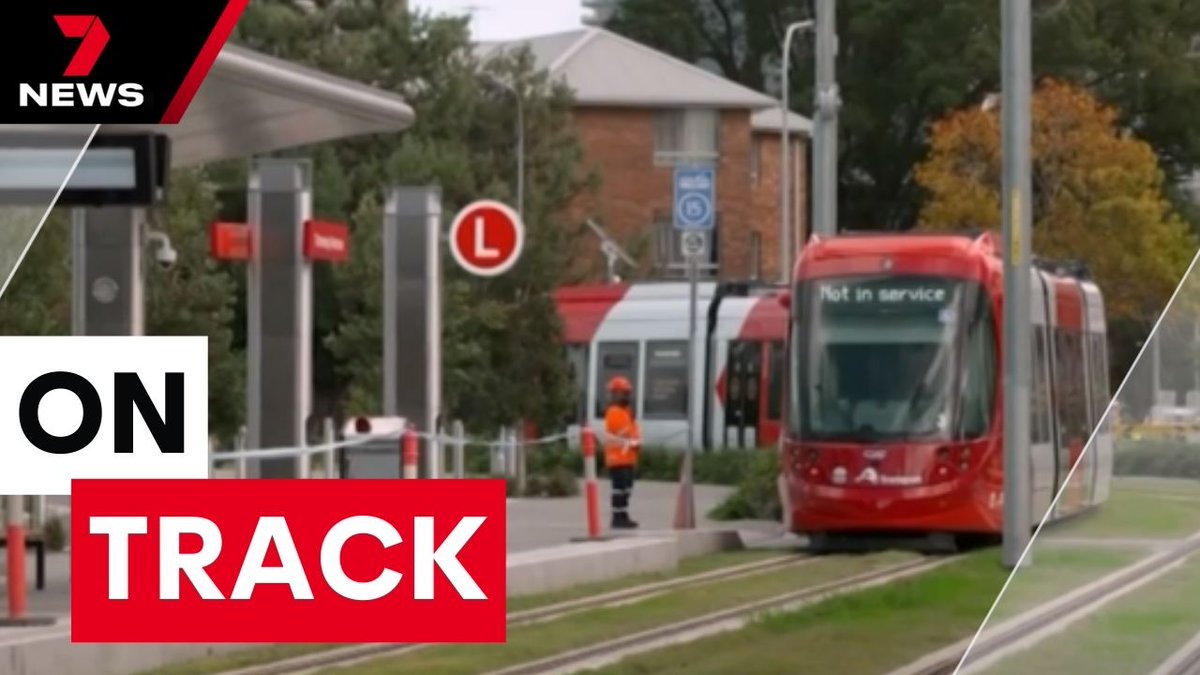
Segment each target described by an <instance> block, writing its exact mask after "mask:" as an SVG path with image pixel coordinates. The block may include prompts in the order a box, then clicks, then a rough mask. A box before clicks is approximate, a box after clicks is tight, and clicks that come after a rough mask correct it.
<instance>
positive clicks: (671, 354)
mask: <svg viewBox="0 0 1200 675" xmlns="http://www.w3.org/2000/svg"><path fill="white" fill-rule="evenodd" d="M689 290H690V288H689V285H688V284H687V283H679V282H645V283H632V284H605V285H589V286H571V287H565V288H561V289H559V290H558V291H557V292H556V293H555V296H554V300H555V304H556V306H557V308H558V312H559V316H560V317H561V319H562V322H563V328H564V338H565V342H566V349H567V357H568V359H569V361H570V363H571V368H572V371H573V373H574V379H575V384H576V387H577V396H578V408H577V411H576V413H575V415H574V416H573V417H572V419H573V420H575V421H578V420H586V421H588V423H589V424H591V425H592V426H593V428H598V427H599V426H600V425H601V424H602V420H603V419H604V407H605V405H606V404H607V393H606V391H605V387H606V385H607V383H608V381H609V380H610V379H611V378H613V377H615V376H617V375H621V376H624V377H626V378H628V379H629V381H630V382H631V383H632V384H633V387H634V392H633V406H634V412H635V416H636V418H637V419H638V423H639V424H640V426H641V429H642V436H643V439H644V443H645V445H646V446H648V447H653V446H665V447H671V448H684V447H686V445H687V419H688V406H689V405H694V406H697V407H698V409H697V411H696V413H697V416H696V419H698V420H700V421H701V424H700V425H698V428H697V429H695V430H694V432H693V433H694V438H693V442H694V443H695V447H698V448H715V449H724V448H754V447H765V446H769V447H772V448H775V447H777V445H778V440H779V432H780V427H781V424H782V416H783V414H782V413H783V395H784V387H783V375H784V369H785V362H786V361H785V358H784V343H785V340H786V337H787V309H786V308H785V307H784V305H783V304H782V303H780V301H779V295H780V294H781V293H782V292H783V290H784V289H783V288H782V287H781V286H770V285H764V284H758V283H749V282H745V283H742V282H737V283H734V282H702V283H700V284H699V286H698V293H697V310H696V317H697V330H696V335H697V342H698V344H699V347H700V348H699V350H698V358H694V359H692V358H689V354H688V316H689V309H690V295H689ZM689 365H690V367H691V369H692V376H693V377H694V379H693V380H692V381H694V382H696V383H699V385H700V392H699V394H698V395H695V396H693V395H692V392H690V391H689V386H688V385H689V380H688V368H689Z"/></svg>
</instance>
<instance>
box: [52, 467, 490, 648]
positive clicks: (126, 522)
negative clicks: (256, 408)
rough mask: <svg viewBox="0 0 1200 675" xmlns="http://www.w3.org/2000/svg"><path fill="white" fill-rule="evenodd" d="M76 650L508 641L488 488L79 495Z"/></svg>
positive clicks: (301, 485)
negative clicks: (103, 645) (94, 645)
mask: <svg viewBox="0 0 1200 675" xmlns="http://www.w3.org/2000/svg"><path fill="white" fill-rule="evenodd" d="M71 501H72V513H71V585H72V588H71V639H72V641H73V642H218V643H219V642H237V643H248V642H314V643H320V642H326V643H371V642H377V643H421V642H480V643H496V642H503V641H504V640H505V605H506V603H505V574H506V570H505V539H506V535H505V487H504V482H503V481H497V480H366V479H360V480H352V481H316V480H236V479H234V480H216V479H209V480H84V481H74V483H73V485H72V499H71Z"/></svg>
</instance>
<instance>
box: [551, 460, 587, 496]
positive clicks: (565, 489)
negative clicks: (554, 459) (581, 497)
mask: <svg viewBox="0 0 1200 675" xmlns="http://www.w3.org/2000/svg"><path fill="white" fill-rule="evenodd" d="M542 491H543V493H544V494H545V495H546V496H547V497H574V496H575V495H577V494H579V481H578V479H576V477H575V472H574V471H572V470H570V469H568V468H567V467H565V466H558V467H555V468H553V469H551V470H550V472H549V473H547V474H545V476H543V483H542Z"/></svg>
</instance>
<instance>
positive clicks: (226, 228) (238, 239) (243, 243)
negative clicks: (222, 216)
mask: <svg viewBox="0 0 1200 675" xmlns="http://www.w3.org/2000/svg"><path fill="white" fill-rule="evenodd" d="M208 235H209V237H208V238H209V253H210V254H211V255H212V257H214V258H216V259H217V260H249V259H250V226H249V225H247V224H246V223H213V224H212V226H211V227H210V228H209V232H208Z"/></svg>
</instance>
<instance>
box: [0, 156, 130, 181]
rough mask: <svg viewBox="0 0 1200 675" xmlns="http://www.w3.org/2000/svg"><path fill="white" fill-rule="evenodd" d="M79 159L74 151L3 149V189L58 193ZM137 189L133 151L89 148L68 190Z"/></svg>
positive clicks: (0, 177) (0, 159) (0, 168)
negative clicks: (55, 191)
mask: <svg viewBox="0 0 1200 675" xmlns="http://www.w3.org/2000/svg"><path fill="white" fill-rule="evenodd" d="M78 156H79V150H78V149H74V148H0V189H4V190H57V189H58V188H59V186H61V185H62V183H63V179H64V178H66V177H67V174H68V173H69V172H70V171H71V166H72V165H73V164H74V163H75V160H76V158H77V157H78ZM136 187H137V158H136V155H135V153H134V150H133V148H89V149H88V150H87V151H86V152H85V153H84V154H83V158H82V159H80V160H79V165H78V166H77V167H76V168H75V173H74V174H73V175H72V176H71V180H70V183H69V184H68V188H69V189H75V190H132V189H134V188H136Z"/></svg>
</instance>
